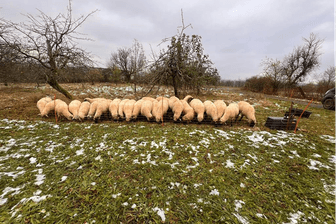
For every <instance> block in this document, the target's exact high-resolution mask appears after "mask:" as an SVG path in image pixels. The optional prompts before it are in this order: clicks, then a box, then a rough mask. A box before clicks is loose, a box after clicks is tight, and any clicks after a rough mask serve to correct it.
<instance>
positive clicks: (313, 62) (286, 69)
mask: <svg viewBox="0 0 336 224" xmlns="http://www.w3.org/2000/svg"><path fill="white" fill-rule="evenodd" d="M303 40H304V44H303V45H302V46H298V47H295V48H294V50H293V52H292V53H290V54H289V55H287V56H286V57H284V59H283V60H278V59H270V58H266V59H265V60H263V61H262V63H261V65H262V66H263V72H262V75H263V76H265V77H267V78H268V80H270V81H271V82H270V83H269V85H270V87H271V88H272V90H271V93H273V94H276V93H277V91H278V90H279V89H280V88H282V87H287V88H298V90H299V91H300V93H301V94H302V96H303V97H305V93H304V91H303V90H302V88H301V87H298V86H297V84H298V83H300V82H303V81H304V79H305V78H306V77H307V75H309V74H310V73H311V72H312V71H314V70H315V69H316V68H318V67H319V66H320V61H319V57H320V55H321V51H320V50H321V47H322V43H323V40H321V39H319V38H318V37H317V36H316V35H315V34H314V33H311V34H310V36H309V38H303ZM260 80H262V79H260Z"/></svg>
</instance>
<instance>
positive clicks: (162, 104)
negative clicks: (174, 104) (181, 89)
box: [153, 97, 169, 122]
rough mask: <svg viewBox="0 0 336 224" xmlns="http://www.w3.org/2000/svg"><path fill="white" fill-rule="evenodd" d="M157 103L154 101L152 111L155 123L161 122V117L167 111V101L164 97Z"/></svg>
mask: <svg viewBox="0 0 336 224" xmlns="http://www.w3.org/2000/svg"><path fill="white" fill-rule="evenodd" d="M159 99H160V100H159V101H156V102H155V103H154V106H153V111H154V110H155V113H154V116H155V120H156V122H160V121H163V115H165V114H166V113H167V111H168V107H169V100H168V99H167V98H165V97H162V98H159Z"/></svg>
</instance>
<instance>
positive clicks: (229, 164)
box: [225, 159, 234, 168]
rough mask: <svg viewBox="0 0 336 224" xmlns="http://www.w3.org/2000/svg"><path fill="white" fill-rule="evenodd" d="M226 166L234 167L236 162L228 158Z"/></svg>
mask: <svg viewBox="0 0 336 224" xmlns="http://www.w3.org/2000/svg"><path fill="white" fill-rule="evenodd" d="M225 167H226V168H234V163H233V162H231V160H229V159H228V160H226V166H225Z"/></svg>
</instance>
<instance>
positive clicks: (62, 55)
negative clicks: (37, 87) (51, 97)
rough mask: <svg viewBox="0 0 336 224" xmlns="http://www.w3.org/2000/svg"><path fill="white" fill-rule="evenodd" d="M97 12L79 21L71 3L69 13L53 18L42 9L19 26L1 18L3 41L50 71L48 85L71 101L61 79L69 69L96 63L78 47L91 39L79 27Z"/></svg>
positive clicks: (46, 74) (47, 75) (84, 16)
mask: <svg viewBox="0 0 336 224" xmlns="http://www.w3.org/2000/svg"><path fill="white" fill-rule="evenodd" d="M96 11H97V10H95V11H92V12H90V13H89V14H87V15H82V16H80V17H79V18H73V15H72V7H71V0H69V5H68V7H67V12H66V14H62V13H59V14H58V15H57V16H56V17H54V18H53V17H51V16H48V15H46V14H45V13H43V12H42V11H40V10H39V13H40V14H39V15H38V16H33V15H31V14H27V15H24V16H25V17H26V18H27V21H26V22H22V23H15V22H12V21H9V20H6V19H3V18H0V23H1V24H0V25H1V26H2V27H4V28H5V30H6V32H0V40H1V41H2V42H3V43H4V44H5V45H6V47H8V48H11V49H12V50H13V51H14V52H15V53H16V54H18V55H20V56H21V57H23V58H26V59H29V60H31V61H34V62H36V63H38V64H40V65H41V66H42V67H44V68H45V69H46V73H45V78H46V82H47V83H48V84H49V85H50V86H51V87H53V88H54V89H55V90H57V91H59V92H60V93H62V94H63V95H64V96H66V97H67V98H69V99H72V96H71V94H70V93H69V92H68V91H67V90H65V89H64V88H63V87H61V86H60V85H59V83H58V81H57V80H58V78H59V76H60V74H61V71H62V70H63V69H65V68H67V67H76V66H88V65H89V66H90V65H92V64H94V62H93V61H92V60H91V55H90V53H89V52H87V51H85V50H83V49H82V48H80V47H78V43H77V41H79V40H89V39H88V38H85V37H84V36H83V34H81V33H78V32H77V30H78V28H79V27H80V26H81V25H82V24H83V23H84V22H85V21H86V19H87V18H88V17H89V16H91V15H92V14H93V13H95V12H96Z"/></svg>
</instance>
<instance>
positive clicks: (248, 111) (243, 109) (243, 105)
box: [237, 101, 257, 127]
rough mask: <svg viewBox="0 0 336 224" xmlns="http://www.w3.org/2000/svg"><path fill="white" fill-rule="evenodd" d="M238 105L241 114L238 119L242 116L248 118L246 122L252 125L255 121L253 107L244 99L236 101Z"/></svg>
mask: <svg viewBox="0 0 336 224" xmlns="http://www.w3.org/2000/svg"><path fill="white" fill-rule="evenodd" d="M238 107H239V114H241V117H240V120H239V121H241V120H242V119H243V117H244V116H245V117H246V118H247V119H248V123H249V124H250V127H254V126H255V124H256V123H257V121H256V117H255V110H254V107H253V106H252V105H251V104H249V103H248V102H245V101H240V102H239V103H238ZM238 116H239V115H238ZM238 116H237V118H238Z"/></svg>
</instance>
